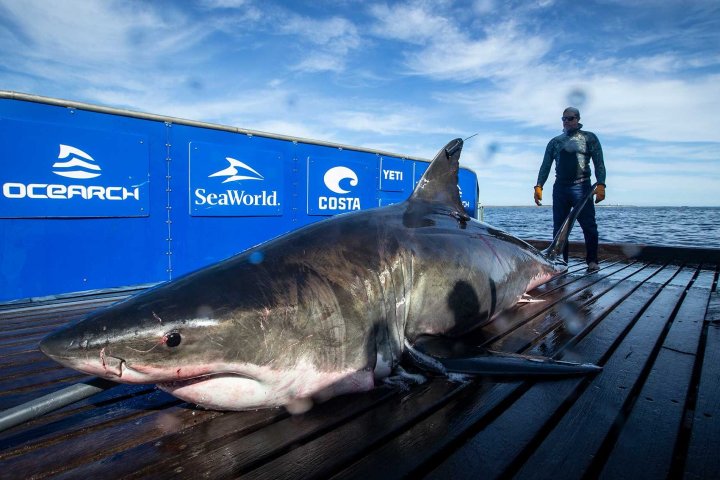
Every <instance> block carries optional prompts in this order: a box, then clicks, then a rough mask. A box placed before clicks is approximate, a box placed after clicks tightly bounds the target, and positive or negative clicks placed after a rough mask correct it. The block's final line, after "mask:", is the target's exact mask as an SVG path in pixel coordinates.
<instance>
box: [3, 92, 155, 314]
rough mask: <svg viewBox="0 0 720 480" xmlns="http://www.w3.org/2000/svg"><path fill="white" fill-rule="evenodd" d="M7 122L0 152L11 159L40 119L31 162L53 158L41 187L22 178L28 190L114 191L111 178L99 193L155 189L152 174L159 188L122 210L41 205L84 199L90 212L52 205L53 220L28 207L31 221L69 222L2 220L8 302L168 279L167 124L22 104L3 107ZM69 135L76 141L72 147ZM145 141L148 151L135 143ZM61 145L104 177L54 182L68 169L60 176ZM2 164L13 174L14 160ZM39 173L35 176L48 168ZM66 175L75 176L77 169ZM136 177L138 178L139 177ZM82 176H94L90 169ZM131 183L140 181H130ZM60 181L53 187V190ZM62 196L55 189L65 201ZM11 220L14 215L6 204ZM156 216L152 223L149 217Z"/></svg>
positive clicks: (110, 204)
mask: <svg viewBox="0 0 720 480" xmlns="http://www.w3.org/2000/svg"><path fill="white" fill-rule="evenodd" d="M0 117H1V118H2V120H0V124H2V125H3V132H2V133H3V137H2V143H1V144H0V152H6V151H7V149H6V145H8V144H9V145H13V144H14V142H16V140H15V139H16V138H23V137H24V136H25V135H26V133H27V130H28V125H32V124H33V123H35V122H33V121H32V119H36V122H37V123H35V125H37V132H42V135H38V134H37V132H36V135H37V137H36V138H35V142H37V143H38V146H37V147H32V148H31V149H30V152H32V157H30V156H28V157H26V158H35V159H39V158H41V156H40V155H39V154H40V153H41V152H43V151H44V152H47V157H46V158H48V157H49V158H48V160H47V163H45V164H44V167H43V168H38V170H37V171H38V172H39V173H42V174H43V175H45V176H44V177H41V178H38V179H37V180H35V179H31V178H29V177H25V178H22V179H21V181H23V182H25V183H27V184H29V182H35V183H48V184H58V185H61V184H65V185H72V184H77V185H91V183H89V182H99V181H102V182H106V181H107V178H110V179H111V180H112V181H111V182H108V183H102V182H99V183H95V184H96V185H105V186H113V185H125V184H126V183H125V182H128V183H127V184H129V185H132V184H134V183H135V182H136V181H137V178H136V177H142V176H144V177H145V181H147V177H148V169H149V172H150V176H151V178H152V179H153V187H152V188H149V185H147V186H141V187H140V190H139V196H140V201H139V202H138V200H136V199H134V198H133V199H130V198H128V199H126V200H127V202H129V204H130V205H134V206H133V207H131V206H130V205H123V201H120V200H117V201H116V200H110V201H108V200H105V201H104V203H103V201H101V200H99V199H98V198H97V197H94V198H93V199H92V201H87V200H85V199H82V198H71V199H68V200H61V199H32V200H38V201H41V200H42V201H47V202H51V201H55V202H58V203H63V202H66V203H67V204H71V202H72V203H74V202H75V201H76V200H77V202H81V203H80V204H77V205H75V206H74V207H73V208H72V211H63V210H61V209H62V208H63V206H58V207H55V206H53V205H48V207H47V208H46V209H45V210H46V213H44V214H43V213H42V212H40V213H38V212H37V211H35V210H34V209H35V208H36V207H35V206H31V207H27V208H28V209H30V210H25V212H24V213H25V214H27V213H33V214H38V215H41V216H43V217H47V216H50V215H53V216H56V215H57V216H62V217H65V218H60V217H56V218H38V217H35V218H0V301H2V300H10V299H16V298H25V297H31V296H43V295H51V294H58V293H64V292H76V291H81V290H89V289H96V288H111V287H120V286H126V285H137V284H140V283H148V282H157V281H162V280H166V279H167V266H168V256H167V252H168V249H167V237H168V235H167V225H166V223H165V222H166V220H167V213H166V212H167V211H166V209H165V206H166V203H167V192H166V191H165V190H166V182H165V176H166V175H167V162H166V161H165V157H166V150H167V147H166V132H167V127H166V126H165V125H164V124H163V123H162V122H151V121H146V120H139V119H135V118H129V117H120V116H116V115H107V114H102V113H97V112H88V111H81V110H74V109H70V108H65V107H58V106H51V105H46V104H41V103H33V102H23V101H16V100H0ZM6 126H7V127H8V128H6ZM9 127H12V128H9ZM16 127H17V128H16ZM23 130H24V131H23ZM30 130H32V128H30ZM66 135H69V136H70V137H73V135H77V136H75V137H73V138H70V139H69V140H66V138H67V137H66ZM60 137H62V138H60ZM49 138H53V139H54V140H53V141H54V146H53V147H52V149H51V150H47V149H48V148H50V147H47V144H48V143H49V142H50V140H48V139H49ZM78 140H80V142H78ZM140 140H142V141H143V143H142V144H139V145H135V144H134V142H135V141H138V143H139V142H140ZM86 141H87V143H84V142H86ZM64 142H65V143H64ZM60 144H66V145H67V144H69V145H70V146H73V147H76V148H78V149H79V150H82V151H83V152H85V153H87V154H88V155H89V156H91V157H92V158H93V161H90V160H87V163H88V164H96V165H97V166H99V168H100V169H101V170H100V172H101V175H100V176H98V177H94V178H90V179H82V178H81V179H72V178H70V177H63V176H60V175H57V174H54V173H52V172H53V170H58V168H61V167H57V168H53V164H54V163H57V162H58V161H59V160H58V154H59V153H60V147H59V145H60ZM110 146H114V147H113V148H110ZM13 148H16V147H13ZM116 149H117V150H116ZM111 150H112V151H111ZM67 151H68V152H70V150H67ZM43 155H44V154H43ZM78 156H79V157H80V158H83V157H82V156H81V155H78ZM13 158H16V157H13ZM0 162H1V165H2V168H1V169H0V170H5V171H10V170H12V169H13V167H12V166H11V164H12V163H13V161H12V159H11V158H9V157H6V156H5V155H2V156H1V157H0ZM92 162H94V163H92ZM118 162H119V163H120V164H121V165H123V166H122V168H121V170H123V171H124V172H125V173H124V175H125V178H123V177H122V175H123V174H119V176H116V175H115V172H116V171H117V169H118V168H120V166H119V165H118ZM33 164H34V165H33V167H35V166H38V167H39V165H40V163H37V165H35V162H33ZM125 164H127V165H131V167H130V170H131V171H128V170H125V166H126V165H125ZM138 165H142V168H140V167H139V166H138ZM65 168H66V169H70V171H72V168H73V166H72V165H70V166H69V167H65ZM135 168H137V169H138V172H139V173H134V170H133V169H135ZM43 169H44V171H43ZM77 170H79V171H87V172H91V173H92V171H95V169H92V168H87V167H85V168H83V167H80V168H79V169H77ZM13 171H14V170H13ZM58 171H62V170H58ZM129 176H132V177H133V179H129V178H127V177H129ZM2 178H3V182H4V183H6V182H8V181H16V180H17V179H16V180H10V179H8V177H7V176H3V177H2ZM51 178H54V179H53V180H52V181H50V179H51ZM156 179H157V180H156ZM33 188H35V189H36V188H37V187H33ZM145 189H147V195H146V193H145V192H146V190H145ZM60 191H61V190H58V189H55V190H52V192H53V194H57V195H59V193H58V192H60ZM113 192H116V191H114V190H110V194H111V196H113V195H115V193H113ZM148 195H149V196H148ZM82 202H88V203H87V204H85V203H82ZM139 204H140V205H145V206H140V205H139ZM12 208H15V207H12ZM141 208H142V210H141ZM2 212H3V213H5V212H7V210H6V205H3V207H2ZM148 214H150V216H146V215H148ZM85 215H93V218H88V217H86V218H67V216H72V217H77V216H85ZM110 215H116V216H110ZM119 217H122V218H119Z"/></svg>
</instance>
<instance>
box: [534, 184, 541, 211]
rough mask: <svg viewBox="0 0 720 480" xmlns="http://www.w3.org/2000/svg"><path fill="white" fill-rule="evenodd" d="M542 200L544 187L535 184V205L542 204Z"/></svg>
mask: <svg viewBox="0 0 720 480" xmlns="http://www.w3.org/2000/svg"><path fill="white" fill-rule="evenodd" d="M540 200H542V187H541V186H540V185H535V205H537V206H538V207H539V206H540V205H542V203H540Z"/></svg>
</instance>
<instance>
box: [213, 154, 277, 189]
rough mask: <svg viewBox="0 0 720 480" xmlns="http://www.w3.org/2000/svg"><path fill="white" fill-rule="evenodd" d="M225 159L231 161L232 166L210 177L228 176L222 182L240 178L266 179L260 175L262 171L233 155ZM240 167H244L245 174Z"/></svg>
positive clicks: (234, 180)
mask: <svg viewBox="0 0 720 480" xmlns="http://www.w3.org/2000/svg"><path fill="white" fill-rule="evenodd" d="M225 160H227V161H228V162H230V166H229V167H227V168H226V169H224V170H220V171H219V172H215V173H213V174H211V175H208V177H227V178H226V179H225V180H223V182H222V183H227V182H237V181H239V180H265V177H263V176H262V175H260V173H259V172H257V171H256V170H255V169H253V168H252V167H251V166H250V165H247V164H245V163H243V162H241V161H240V160H237V159H234V158H232V157H225ZM238 168H240V169H242V170H243V171H244V172H243V173H245V175H241V174H240V173H241V172H240V171H239V170H238ZM248 173H253V174H254V175H252V176H251V175H248Z"/></svg>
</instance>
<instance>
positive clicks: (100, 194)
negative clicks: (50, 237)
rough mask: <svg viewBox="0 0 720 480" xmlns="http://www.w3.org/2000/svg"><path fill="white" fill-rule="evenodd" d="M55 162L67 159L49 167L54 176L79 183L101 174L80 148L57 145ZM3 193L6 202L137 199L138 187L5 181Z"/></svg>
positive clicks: (90, 157)
mask: <svg viewBox="0 0 720 480" xmlns="http://www.w3.org/2000/svg"><path fill="white" fill-rule="evenodd" d="M58 159H59V160H64V159H67V160H65V161H62V162H55V163H54V164H53V166H52V168H53V169H55V170H53V171H52V172H53V173H54V174H55V175H59V176H61V177H66V178H73V179H78V180H88V179H91V178H95V177H99V176H100V175H101V168H100V166H99V165H97V164H95V159H94V158H93V157H92V156H91V155H90V154H88V153H87V152H84V151H83V150H80V149H79V148H76V147H73V146H70V145H64V144H60V153H59V154H58ZM91 162H92V163H91ZM2 193H3V196H4V197H5V198H9V199H23V198H32V199H50V200H68V199H71V198H76V197H77V198H82V199H84V200H92V199H94V198H96V199H98V200H127V199H128V198H134V199H135V200H140V187H130V188H127V187H124V186H105V185H65V184H54V183H21V182H6V183H4V184H3V187H2Z"/></svg>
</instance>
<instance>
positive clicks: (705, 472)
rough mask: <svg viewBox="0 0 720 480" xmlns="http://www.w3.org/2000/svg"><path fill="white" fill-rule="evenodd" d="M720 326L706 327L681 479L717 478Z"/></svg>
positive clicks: (719, 462)
mask: <svg viewBox="0 0 720 480" xmlns="http://www.w3.org/2000/svg"><path fill="white" fill-rule="evenodd" d="M718 378H720V325H718V324H707V331H706V341H705V352H704V357H703V364H702V374H701V377H700V385H699V388H698V397H697V404H696V406H695V411H694V414H693V417H692V433H691V436H690V445H689V448H688V453H687V459H686V462H685V472H684V477H685V478H687V479H707V478H718V477H720V455H718V452H720V401H718V399H720V382H718Z"/></svg>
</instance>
